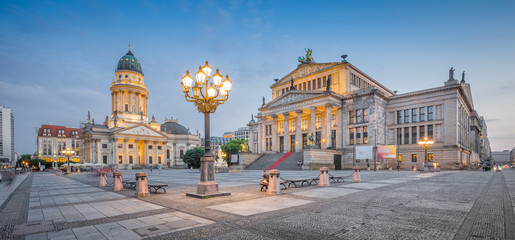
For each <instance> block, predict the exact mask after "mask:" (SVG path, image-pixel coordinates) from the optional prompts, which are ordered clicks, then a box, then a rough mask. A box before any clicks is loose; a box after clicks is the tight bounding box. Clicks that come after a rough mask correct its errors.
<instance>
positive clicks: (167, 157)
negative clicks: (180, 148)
mask: <svg viewBox="0 0 515 240" xmlns="http://www.w3.org/2000/svg"><path fill="white" fill-rule="evenodd" d="M166 159H170V149H166Z"/></svg>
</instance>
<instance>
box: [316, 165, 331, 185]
mask: <svg viewBox="0 0 515 240" xmlns="http://www.w3.org/2000/svg"><path fill="white" fill-rule="evenodd" d="M318 186H319V187H328V186H329V168H327V167H321V168H320V182H318Z"/></svg>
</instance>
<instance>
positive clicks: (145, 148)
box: [143, 140, 186, 165]
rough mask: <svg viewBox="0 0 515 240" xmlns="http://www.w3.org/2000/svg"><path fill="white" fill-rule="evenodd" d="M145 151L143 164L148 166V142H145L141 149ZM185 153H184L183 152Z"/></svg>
mask: <svg viewBox="0 0 515 240" xmlns="http://www.w3.org/2000/svg"><path fill="white" fill-rule="evenodd" d="M143 151H145V159H144V160H145V161H144V162H145V164H146V165H148V140H145V147H144V149H143ZM185 153H186V152H185Z"/></svg>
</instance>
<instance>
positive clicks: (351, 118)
mask: <svg viewBox="0 0 515 240" xmlns="http://www.w3.org/2000/svg"><path fill="white" fill-rule="evenodd" d="M349 124H354V111H349Z"/></svg>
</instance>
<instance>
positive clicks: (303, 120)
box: [302, 118, 308, 130]
mask: <svg viewBox="0 0 515 240" xmlns="http://www.w3.org/2000/svg"><path fill="white" fill-rule="evenodd" d="M302 130H308V119H306V118H304V119H302Z"/></svg>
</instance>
